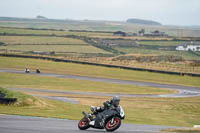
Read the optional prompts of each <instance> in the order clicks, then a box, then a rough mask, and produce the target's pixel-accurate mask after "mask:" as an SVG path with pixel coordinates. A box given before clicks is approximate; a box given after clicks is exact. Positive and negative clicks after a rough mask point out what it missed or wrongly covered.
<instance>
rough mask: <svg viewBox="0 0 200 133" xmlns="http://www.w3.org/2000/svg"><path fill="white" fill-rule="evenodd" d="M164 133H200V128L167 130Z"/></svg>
mask: <svg viewBox="0 0 200 133" xmlns="http://www.w3.org/2000/svg"><path fill="white" fill-rule="evenodd" d="M162 131H163V132H176V133H200V128H191V129H167V130H162Z"/></svg>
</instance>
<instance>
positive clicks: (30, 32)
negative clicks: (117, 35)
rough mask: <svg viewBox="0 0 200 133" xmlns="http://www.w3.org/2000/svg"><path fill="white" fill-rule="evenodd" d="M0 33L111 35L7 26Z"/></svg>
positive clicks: (107, 34) (108, 34) (0, 28)
mask: <svg viewBox="0 0 200 133" xmlns="http://www.w3.org/2000/svg"><path fill="white" fill-rule="evenodd" d="M0 33H4V34H17V35H21V34H26V35H27V34H28V35H77V36H87V37H93V36H112V35H113V34H112V33H97V32H70V31H52V30H31V29H22V28H7V27H0Z"/></svg>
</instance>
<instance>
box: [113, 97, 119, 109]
mask: <svg viewBox="0 0 200 133" xmlns="http://www.w3.org/2000/svg"><path fill="white" fill-rule="evenodd" d="M119 102H120V97H119V96H114V97H113V98H112V103H113V105H114V106H115V107H117V106H119Z"/></svg>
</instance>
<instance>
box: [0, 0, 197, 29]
mask: <svg viewBox="0 0 200 133" xmlns="http://www.w3.org/2000/svg"><path fill="white" fill-rule="evenodd" d="M38 15H41V16H45V17H47V18H55V19H75V20H84V19H89V20H114V21H126V20H127V19H128V18H138V19H147V20H155V21H158V22H160V23H162V24H164V25H186V26H187V25H200V0H0V16H1V17H28V18H34V17H36V16H38Z"/></svg>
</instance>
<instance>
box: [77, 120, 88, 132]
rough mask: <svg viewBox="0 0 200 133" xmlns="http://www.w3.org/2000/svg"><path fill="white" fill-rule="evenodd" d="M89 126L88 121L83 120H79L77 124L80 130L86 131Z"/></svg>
mask: <svg viewBox="0 0 200 133" xmlns="http://www.w3.org/2000/svg"><path fill="white" fill-rule="evenodd" d="M89 127H90V126H89V121H88V120H87V119H85V118H83V119H81V120H80V121H79V123H78V128H79V129H80V130H86V129H88V128H89Z"/></svg>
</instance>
